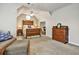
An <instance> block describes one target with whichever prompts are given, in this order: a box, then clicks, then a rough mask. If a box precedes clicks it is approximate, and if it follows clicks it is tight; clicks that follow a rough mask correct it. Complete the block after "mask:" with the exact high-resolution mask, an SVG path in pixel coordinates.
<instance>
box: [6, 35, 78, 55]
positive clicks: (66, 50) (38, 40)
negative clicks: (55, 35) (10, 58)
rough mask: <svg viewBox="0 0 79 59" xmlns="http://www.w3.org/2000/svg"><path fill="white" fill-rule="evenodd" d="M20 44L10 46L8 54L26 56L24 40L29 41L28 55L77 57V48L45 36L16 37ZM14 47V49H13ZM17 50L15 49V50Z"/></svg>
mask: <svg viewBox="0 0 79 59" xmlns="http://www.w3.org/2000/svg"><path fill="white" fill-rule="evenodd" d="M17 39H18V40H22V41H20V43H19V44H18V43H16V42H15V43H16V44H12V45H11V46H10V48H9V49H7V51H8V54H9V55H10V54H13V55H14V54H15V55H16V54H17V55H19V54H20V55H26V54H27V53H26V49H27V48H26V47H25V46H26V42H27V41H26V40H30V55H79V47H78V46H74V45H69V44H63V43H61V42H58V41H55V40H52V39H51V38H49V37H47V36H41V37H39V36H33V37H29V38H28V39H25V38H23V37H18V38H17ZM13 46H14V47H13ZM16 48H17V49H16Z"/></svg>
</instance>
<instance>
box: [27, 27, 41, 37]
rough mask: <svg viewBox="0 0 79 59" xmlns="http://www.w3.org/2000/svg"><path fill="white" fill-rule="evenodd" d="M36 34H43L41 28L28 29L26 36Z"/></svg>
mask: <svg viewBox="0 0 79 59" xmlns="http://www.w3.org/2000/svg"><path fill="white" fill-rule="evenodd" d="M34 35H40V36H41V28H32V29H26V38H27V36H34Z"/></svg>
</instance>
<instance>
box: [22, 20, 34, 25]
mask: <svg viewBox="0 0 79 59" xmlns="http://www.w3.org/2000/svg"><path fill="white" fill-rule="evenodd" d="M23 25H33V21H31V20H23Z"/></svg>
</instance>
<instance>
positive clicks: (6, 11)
mask: <svg viewBox="0 0 79 59" xmlns="http://www.w3.org/2000/svg"><path fill="white" fill-rule="evenodd" d="M17 6H18V5H17V4H7V3H6V4H0V30H3V31H7V30H9V31H11V33H12V35H15V34H16V14H17V11H16V7H17Z"/></svg>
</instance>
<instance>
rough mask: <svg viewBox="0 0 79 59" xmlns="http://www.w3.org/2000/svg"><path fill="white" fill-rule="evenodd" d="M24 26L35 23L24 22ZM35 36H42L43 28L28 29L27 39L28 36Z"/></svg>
mask: <svg viewBox="0 0 79 59" xmlns="http://www.w3.org/2000/svg"><path fill="white" fill-rule="evenodd" d="M24 25H33V21H31V20H23V26H24ZM34 35H40V36H41V28H29V29H26V38H27V36H34Z"/></svg>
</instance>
